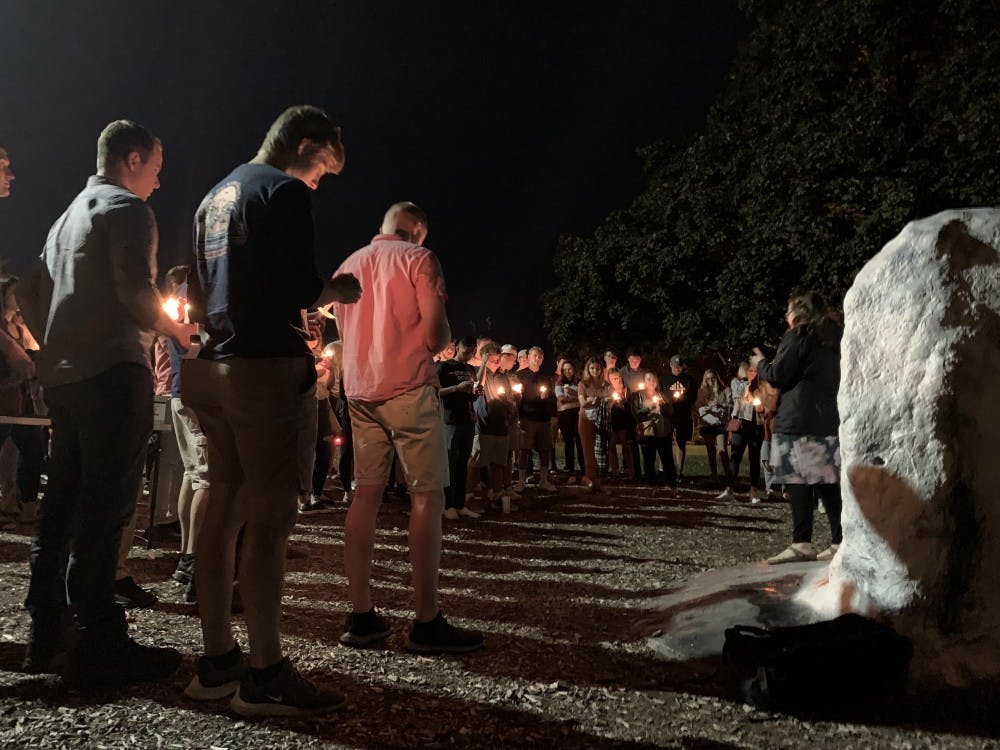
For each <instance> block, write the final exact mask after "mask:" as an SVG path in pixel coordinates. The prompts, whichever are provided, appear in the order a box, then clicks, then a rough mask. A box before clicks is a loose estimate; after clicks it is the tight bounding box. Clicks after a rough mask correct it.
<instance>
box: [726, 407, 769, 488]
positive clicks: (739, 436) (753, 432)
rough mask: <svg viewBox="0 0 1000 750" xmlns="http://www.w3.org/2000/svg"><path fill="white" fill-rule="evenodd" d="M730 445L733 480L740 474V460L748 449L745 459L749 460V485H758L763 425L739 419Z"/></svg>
mask: <svg viewBox="0 0 1000 750" xmlns="http://www.w3.org/2000/svg"><path fill="white" fill-rule="evenodd" d="M732 442H733V445H732V451H731V452H732V467H733V471H732V476H733V482H735V481H736V480H737V479H738V478H739V476H740V462H741V461H742V460H743V451H744V450H746V449H747V448H749V449H750V451H749V454H748V455H747V460H748V461H749V462H750V487H751V488H753V487H757V486H759V485H760V446H762V445H763V444H764V425H762V424H754V423H753V422H751V421H750V420H748V419H741V420H740V429H739V430H738V431H736V432H734V433H733V441H732Z"/></svg>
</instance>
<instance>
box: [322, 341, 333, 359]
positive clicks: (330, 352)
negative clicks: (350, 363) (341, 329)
mask: <svg viewBox="0 0 1000 750" xmlns="http://www.w3.org/2000/svg"><path fill="white" fill-rule="evenodd" d="M332 356H333V344H330V345H329V346H328V347H326V349H324V350H323V358H324V359H329V358H330V357H332Z"/></svg>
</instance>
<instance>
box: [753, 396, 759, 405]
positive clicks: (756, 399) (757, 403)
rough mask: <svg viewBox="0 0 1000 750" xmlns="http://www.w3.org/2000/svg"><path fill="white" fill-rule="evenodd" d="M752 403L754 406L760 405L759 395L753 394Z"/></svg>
mask: <svg viewBox="0 0 1000 750" xmlns="http://www.w3.org/2000/svg"><path fill="white" fill-rule="evenodd" d="M753 405H754V406H760V397H759V396H755V397H754V400H753Z"/></svg>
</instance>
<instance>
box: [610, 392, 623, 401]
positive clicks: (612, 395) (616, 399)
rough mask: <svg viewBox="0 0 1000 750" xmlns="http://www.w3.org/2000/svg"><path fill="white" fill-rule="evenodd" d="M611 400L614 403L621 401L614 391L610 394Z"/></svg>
mask: <svg viewBox="0 0 1000 750" xmlns="http://www.w3.org/2000/svg"><path fill="white" fill-rule="evenodd" d="M611 398H613V399H614V400H615V401H621V400H622V397H621V396H619V395H618V391H615V392H614V393H612V394H611Z"/></svg>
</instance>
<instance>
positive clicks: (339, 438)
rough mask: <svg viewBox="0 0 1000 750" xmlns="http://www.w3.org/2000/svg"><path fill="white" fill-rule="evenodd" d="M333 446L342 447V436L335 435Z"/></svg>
mask: <svg viewBox="0 0 1000 750" xmlns="http://www.w3.org/2000/svg"><path fill="white" fill-rule="evenodd" d="M333 444H334V445H343V444H344V436H343V435H337V436H336V437H335V438H334V439H333Z"/></svg>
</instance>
